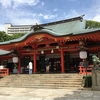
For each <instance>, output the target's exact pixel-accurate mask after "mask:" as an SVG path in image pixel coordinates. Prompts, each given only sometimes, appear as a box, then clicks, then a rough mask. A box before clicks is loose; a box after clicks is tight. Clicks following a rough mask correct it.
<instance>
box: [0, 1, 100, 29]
mask: <svg viewBox="0 0 100 100" xmlns="http://www.w3.org/2000/svg"><path fill="white" fill-rule="evenodd" d="M84 14H85V16H84V17H83V18H84V19H86V20H94V21H99V22H100V0H0V30H4V24H5V23H11V24H12V25H35V23H38V24H44V23H49V22H54V21H59V20H65V19H69V18H73V17H78V16H81V15H84Z"/></svg>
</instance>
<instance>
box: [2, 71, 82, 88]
mask: <svg viewBox="0 0 100 100" xmlns="http://www.w3.org/2000/svg"><path fill="white" fill-rule="evenodd" d="M82 79H83V76H82V75H79V74H73V73H72V74H71V73H70V74H31V75H29V74H13V75H9V76H5V77H4V78H1V79H0V87H18V88H37V89H41V88H42V89H43V88H51V89H65V88H78V89H81V88H82Z"/></svg>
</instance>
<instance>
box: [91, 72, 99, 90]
mask: <svg viewBox="0 0 100 100" xmlns="http://www.w3.org/2000/svg"><path fill="white" fill-rule="evenodd" d="M92 90H95V91H100V70H92Z"/></svg>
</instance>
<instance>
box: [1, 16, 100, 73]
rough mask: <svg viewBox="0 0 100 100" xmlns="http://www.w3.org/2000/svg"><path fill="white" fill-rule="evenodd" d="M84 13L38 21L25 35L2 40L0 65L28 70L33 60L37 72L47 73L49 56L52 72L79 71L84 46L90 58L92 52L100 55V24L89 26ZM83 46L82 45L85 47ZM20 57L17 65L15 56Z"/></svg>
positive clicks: (22, 70)
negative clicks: (66, 17)
mask: <svg viewBox="0 0 100 100" xmlns="http://www.w3.org/2000/svg"><path fill="white" fill-rule="evenodd" d="M85 27H86V20H84V19H83V16H79V17H75V18H71V19H66V20H61V21H56V22H51V23H46V24H39V25H38V24H36V25H33V26H32V27H31V31H29V32H28V33H27V34H25V35H24V36H22V37H20V38H18V39H14V40H10V41H5V42H1V43H0V65H4V66H5V67H6V68H9V71H10V73H15V72H14V71H13V70H14V69H16V73H18V74H20V73H28V68H27V65H28V63H29V61H30V60H32V61H33V73H45V71H46V69H45V59H46V58H48V59H49V62H50V73H71V72H75V73H78V66H79V63H80V61H81V59H80V57H79V50H80V48H87V49H86V51H87V61H88V62H89V64H92V55H97V56H98V57H99V56H100V28H96V29H86V28H85ZM81 50H82V49H81ZM14 57H17V58H18V63H16V64H17V67H15V66H14V63H13V61H12V58H14Z"/></svg>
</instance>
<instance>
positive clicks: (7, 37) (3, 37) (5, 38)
mask: <svg viewBox="0 0 100 100" xmlns="http://www.w3.org/2000/svg"><path fill="white" fill-rule="evenodd" d="M23 35H24V34H23V33H16V34H13V35H11V36H10V35H8V34H6V33H5V32H4V31H0V42H4V41H9V40H13V39H17V38H20V37H21V36H23Z"/></svg>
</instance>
